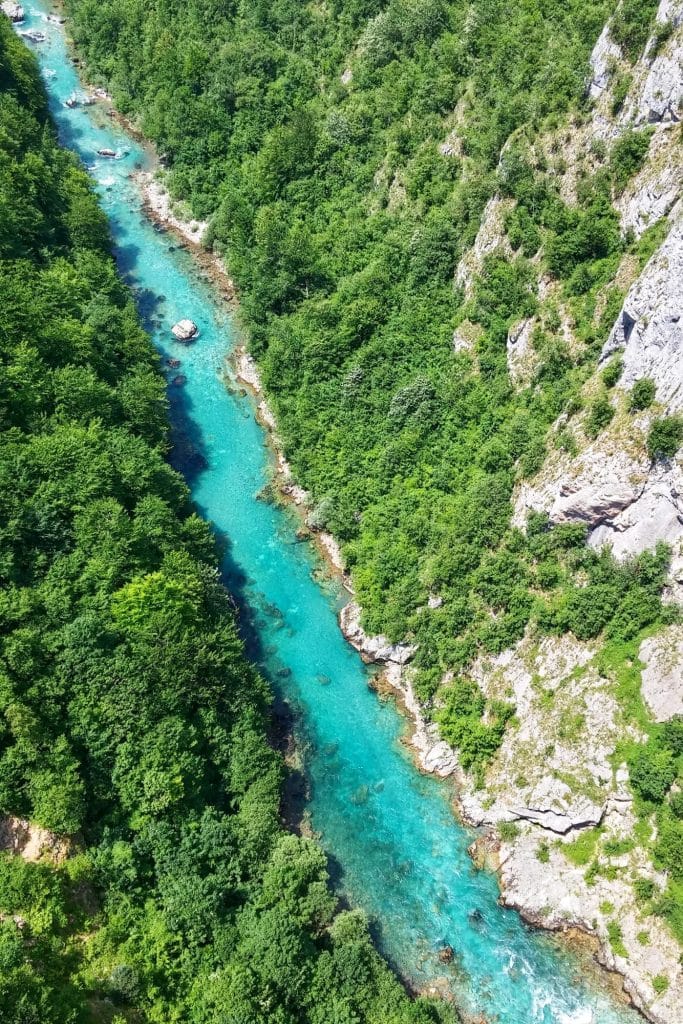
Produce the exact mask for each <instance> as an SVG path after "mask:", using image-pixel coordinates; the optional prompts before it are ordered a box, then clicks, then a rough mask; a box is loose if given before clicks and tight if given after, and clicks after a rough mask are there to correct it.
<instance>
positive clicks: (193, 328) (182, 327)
mask: <svg viewBox="0 0 683 1024" xmlns="http://www.w3.org/2000/svg"><path fill="white" fill-rule="evenodd" d="M171 334H172V335H173V337H174V338H175V339H176V341H192V339H193V338H196V337H197V335H198V334H199V328H198V327H197V325H196V323H195V322H194V320H179V321H178V323H177V324H174V325H173V327H172V328H171Z"/></svg>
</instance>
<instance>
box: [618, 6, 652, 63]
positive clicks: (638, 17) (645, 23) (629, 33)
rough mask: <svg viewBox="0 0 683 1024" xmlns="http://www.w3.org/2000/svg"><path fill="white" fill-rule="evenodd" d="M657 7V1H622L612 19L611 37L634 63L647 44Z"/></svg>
mask: <svg viewBox="0 0 683 1024" xmlns="http://www.w3.org/2000/svg"><path fill="white" fill-rule="evenodd" d="M657 7H658V2H657V0H622V3H620V4H619V7H618V8H617V12H616V14H615V15H614V17H613V18H612V22H611V26H610V29H611V36H612V38H613V39H614V41H615V43H617V44H618V45H619V46H621V47H623V49H624V51H625V53H626V54H627V56H628V57H629V58H630V59H631V60H632V61H635V60H636V59H637V58H638V57H639V56H640V54H641V52H642V50H643V47H644V46H645V43H646V42H647V38H648V36H649V34H650V28H651V25H652V22H653V21H654V16H655V13H656V11H657Z"/></svg>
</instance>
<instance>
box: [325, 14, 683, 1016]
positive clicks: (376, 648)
mask: <svg viewBox="0 0 683 1024" xmlns="http://www.w3.org/2000/svg"><path fill="white" fill-rule="evenodd" d="M590 67H591V71H590V77H589V80H588V81H587V83H586V93H587V97H588V104H587V109H586V111H585V113H583V114H582V116H581V117H579V118H577V119H576V120H575V122H574V123H573V124H572V125H571V127H570V128H569V129H568V127H567V125H560V126H559V127H558V129H557V131H556V132H553V133H552V134H549V135H547V136H545V137H542V138H539V139H536V140H534V142H533V145H532V150H531V152H532V157H533V158H535V159H536V160H537V161H538V163H539V164H540V163H541V162H542V161H546V160H547V159H549V158H551V156H552V154H554V155H555V156H556V155H557V153H558V150H559V151H561V154H562V160H563V167H562V171H561V175H560V190H561V193H562V196H563V198H564V199H565V201H567V202H568V203H570V204H572V203H575V202H576V201H577V193H578V192H579V190H580V188H581V181H582V179H585V177H586V175H587V174H590V173H595V172H597V171H599V169H600V167H601V165H604V164H605V162H606V161H608V160H609V159H610V154H613V153H615V152H616V147H618V146H619V144H620V140H624V139H626V138H627V137H628V139H629V140H631V139H632V138H634V137H635V135H636V134H638V135H642V137H643V138H644V139H649V145H647V146H646V147H643V148H644V149H646V154H645V158H644V159H643V160H642V162H641V164H640V166H639V167H637V168H636V169H635V170H634V172H633V173H632V174H630V176H629V177H628V180H627V181H625V182H622V183H621V187H619V188H615V189H614V190H613V195H612V202H613V206H614V208H615V210H616V212H617V214H618V216H619V223H620V227H621V231H622V233H623V234H624V235H627V236H629V237H631V238H634V239H636V240H637V239H641V238H644V237H645V238H649V239H651V240H653V241H652V242H651V244H650V248H653V250H654V251H652V252H651V253H649V252H648V250H646V249H644V250H643V251H644V257H643V259H642V260H641V261H640V262H639V261H638V260H637V259H634V258H633V257H632V256H625V257H624V258H623V259H622V260H621V262H620V264H619V266H618V267H617V268H616V270H615V273H614V275H613V277H612V279H611V281H610V282H609V286H608V288H607V289H606V290H605V306H606V305H607V301H608V299H609V301H611V302H612V303H613V302H614V296H615V295H617V296H618V297H619V305H618V312H616V316H615V318H614V320H613V324H612V327H611V329H610V330H609V332H608V337H607V340H606V341H605V342H604V344H603V347H602V350H601V352H600V354H599V358H598V360H597V363H596V365H595V369H594V372H593V373H592V374H590V375H589V376H588V377H587V379H586V380H585V383H584V385H583V388H582V398H583V400H584V401H585V405H586V406H589V404H590V401H591V399H592V397H593V396H594V395H595V394H596V392H597V390H598V388H599V387H600V382H601V375H602V374H603V373H604V372H605V368H606V367H607V366H609V365H610V364H612V363H617V362H618V366H619V369H620V372H619V376H618V380H617V381H616V384H615V386H614V387H613V388H612V389H611V390H610V392H609V404H610V407H611V411H610V412H609V413H608V416H607V417H606V419H608V422H607V423H606V425H605V427H604V429H602V430H601V431H600V432H599V433H598V434H597V436H592V435H591V433H590V432H589V431H588V430H587V429H586V416H587V413H581V412H579V414H578V416H575V417H574V418H573V421H572V424H571V431H572V435H573V439H574V441H573V443H572V444H571V445H556V446H551V448H550V454H549V455H548V457H547V458H546V460H545V462H544V464H543V466H542V468H541V469H540V471H539V472H538V473H537V474H536V475H535V477H533V478H532V479H530V480H528V481H526V482H523V483H522V484H520V485H519V486H518V488H517V490H516V492H515V495H514V522H515V523H516V524H517V525H518V526H519V527H520V528H521V529H524V528H525V524H526V521H527V517H528V515H529V512H530V511H536V512H544V513H547V515H548V516H549V518H550V520H551V522H554V523H582V524H586V526H587V527H588V542H589V544H590V545H591V546H592V547H594V548H596V549H601V548H603V547H605V546H609V547H610V548H611V549H612V551H613V552H614V554H615V556H616V557H617V558H618V559H622V560H623V559H628V558H629V557H631V556H633V555H637V554H639V553H641V552H643V551H647V550H653V549H654V548H655V547H656V545H657V544H658V542H665V543H666V544H667V545H669V546H670V548H671V553H672V558H671V568H670V574H669V581H668V586H667V591H666V597H665V599H666V600H668V601H670V602H673V603H680V602H681V601H683V545H682V542H683V456H682V455H681V451H680V448H679V449H678V452H677V454H673V455H671V456H666V457H663V458H661V457H660V458H653V457H652V451H651V450H649V448H648V437H649V435H650V432H651V428H652V425H653V423H654V422H655V421H656V420H662V419H666V418H670V417H675V416H676V415H677V414H679V413H681V412H682V411H683V201H682V200H681V184H682V177H683V176H682V165H681V150H680V147H681V128H680V117H681V106H682V103H683V3H681V2H680V0H662V2H661V4H660V5H659V9H658V11H657V16H656V20H655V25H654V29H653V32H652V35H651V37H650V38H649V39H648V41H647V44H646V46H645V48H644V50H643V51H642V53H641V54H640V57H639V58H638V59H637V61H635V63H633V62H630V63H629V62H628V61H627V60H626V58H625V55H624V53H623V52H622V48H621V47H620V46H619V45H618V43H617V42H615V41H614V39H613V37H612V31H611V25H610V24H607V25H606V26H605V28H604V30H603V31H602V33H601V35H600V37H599V39H598V41H597V44H596V46H595V49H594V51H593V54H592V56H591V61H590ZM624 83H626V86H625V85H624ZM624 93H625V94H624ZM622 145H623V143H622ZM441 152H442V154H443V156H444V159H451V158H452V157H453V155H454V154H457V153H458V145H457V128H454V130H453V132H452V133H451V135H450V136H449V137H448V139H447V140H446V141H445V142H444V144H443V146H442V148H441ZM513 207H514V200H511V199H510V198H508V197H506V196H503V195H495V196H493V198H491V199H490V200H489V202H488V203H487V205H486V207H485V210H484V212H483V215H482V219H481V225H480V228H479V232H478V234H477V237H476V239H475V241H474V244H473V245H472V247H471V249H469V250H468V251H467V252H466V253H465V254H464V256H463V257H462V258H461V259H460V262H459V264H458V266H457V270H456V274H455V282H456V285H457V286H458V287H459V288H461V289H462V290H463V292H464V294H465V296H466V297H468V296H471V294H472V293H473V290H474V285H475V281H476V278H477V275H478V274H479V273H480V272H481V270H482V267H483V266H484V262H485V260H486V258H487V257H489V256H491V255H495V256H499V257H502V258H504V259H509V258H511V257H512V255H513V252H514V249H513V246H512V244H511V242H510V239H509V238H508V236H507V234H506V229H505V224H506V215H507V214H508V213H509V212H510V210H511V209H512V208H513ZM532 263H534V264H535V265H536V267H537V270H538V279H537V283H536V287H537V295H538V312H537V313H535V314H534V315H533V316H532V317H529V318H526V319H525V320H523V321H521V322H520V323H519V324H518V325H516V326H515V327H514V328H513V329H511V330H510V332H509V336H508V343H507V354H508V366H509V372H510V376H511V378H512V380H513V381H514V382H516V383H517V384H518V385H520V386H521V385H523V384H525V383H528V381H529V380H530V379H532V375H533V368H534V365H535V362H536V361H537V354H536V352H535V349H534V329H535V327H536V325H537V324H538V323H539V322H540V319H541V317H542V315H543V310H544V304H547V303H548V302H552V303H553V304H554V306H555V308H556V310H557V328H558V330H559V331H560V333H561V336H562V337H563V339H564V341H565V342H566V344H567V345H568V346H569V348H570V349H578V348H580V346H581V345H582V344H583V342H582V339H581V338H580V337H579V336H578V334H577V332H576V323H575V320H574V318H573V316H572V311H571V308H570V306H569V304H567V303H566V302H565V301H564V298H563V294H562V292H561V289H560V288H559V287H558V285H557V283H556V282H554V281H553V279H552V277H549V276H548V275H547V272H544V271H542V270H541V266H542V261H541V259H540V258H538V257H537V258H535V259H534V260H533V261H532ZM608 293H609V294H608ZM601 313H604V307H603V309H602V310H600V309H598V310H597V312H596V316H597V315H599V314H601ZM477 337H478V326H477V324H476V323H472V322H470V321H467V320H466V321H464V322H463V323H462V324H460V326H459V327H458V328H457V329H456V332H455V334H454V337H453V349H454V352H455V353H456V354H459V353H470V354H472V355H473V357H474V353H475V350H476V340H477ZM642 381H647V382H648V384H647V389H648V391H649V392H650V401H649V402H648V404H647V405H646V407H644V408H642V409H635V408H634V387H635V386H636V385H638V384H639V382H642ZM639 386H640V387H641V388H642V387H643V385H642V384H641V385H639ZM567 420H568V417H567V415H566V414H563V415H562V416H561V417H560V418H559V419H558V421H557V422H556V423H555V425H554V427H553V428H552V431H551V435H553V436H555V437H559V436H561V435H562V434H563V432H566V431H567V429H568V422H567ZM342 625H343V627H344V628H345V631H346V634H347V636H348V637H349V638H350V639H351V640H352V642H354V643H355V644H356V646H357V647H358V648H359V650H361V651H362V652H364V654H365V656H367V657H368V658H370V659H372V660H378V661H380V662H383V663H384V664H385V666H386V670H387V676H388V679H389V681H390V682H391V683H392V684H393V685H394V686H396V687H398V688H399V689H400V690H401V692H402V694H403V698H404V702H405V704H406V707H407V708H408V710H409V711H410V712H411V713H412V714H413V717H414V719H415V721H416V723H417V724H416V730H415V734H414V736H413V744H414V746H415V748H416V751H417V754H418V759H419V761H420V764H421V766H422V768H423V769H424V770H425V771H428V772H434V773H436V774H439V775H442V776H446V775H450V776H452V777H453V778H454V780H455V783H456V787H457V795H458V803H459V806H460V809H461V813H462V815H463V817H464V818H465V820H467V821H468V822H470V823H472V824H475V825H481V826H488V827H489V829H492V830H493V831H494V834H497V835H498V864H499V866H500V877H501V886H502V892H503V900H504V901H505V902H506V903H507V904H509V905H510V906H513V907H516V908H518V909H519V910H520V911H521V912H522V913H523V914H525V915H526V916H527V917H528V918H529V919H531V920H533V921H535V922H537V923H539V924H543V925H545V926H546V927H551V928H564V927H568V926H577V925H578V926H579V927H580V928H582V929H584V930H586V931H588V932H590V933H592V934H595V935H597V936H598V938H599V939H600V940H601V944H602V945H601V948H602V958H603V960H604V962H605V964H606V965H608V966H609V967H611V968H613V969H616V970H618V971H620V972H621V973H622V974H623V975H624V977H625V987H626V989H627V991H628V992H629V994H630V995H631V997H632V998H633V1000H634V1002H635V1003H636V1004H637V1005H638V1006H639V1007H640V1008H641V1009H642V1010H643V1011H644V1012H645V1013H646V1014H647V1016H648V1017H649V1018H650V1019H652V1020H653V1021H657V1022H662V1024H674V1022H675V1021H678V1020H680V1008H681V1006H683V967H682V966H681V950H680V946H679V945H678V942H677V941H676V939H675V938H674V937H673V935H672V933H671V931H670V930H669V928H668V926H667V925H666V924H665V923H664V922H663V921H662V919H661V918H660V917H658V916H656V915H653V914H652V913H651V907H650V906H646V905H644V903H643V901H642V899H641V900H640V901H639V900H638V898H637V897H636V895H635V891H638V880H640V892H641V893H642V891H643V889H644V888H645V889H647V888H650V887H651V888H652V889H654V891H661V890H663V889H664V888H665V886H666V883H667V877H666V873H664V872H662V871H661V870H658V869H657V868H656V867H655V864H654V863H653V859H652V854H651V850H652V842H653V839H654V837H655V835H656V829H657V826H656V822H655V820H654V817H653V816H649V817H648V815H647V814H645V815H643V813H642V809H639V811H638V812H637V811H636V809H635V807H634V794H633V791H632V789H631V787H630V785H629V770H628V767H627V764H626V761H625V759H624V756H623V753H624V750H625V749H627V746H628V744H629V743H637V742H638V741H640V740H642V739H644V734H643V732H642V729H641V728H639V725H638V719H637V716H634V715H633V714H632V713H629V712H627V710H626V709H625V697H624V694H625V691H626V688H627V684H626V682H625V681H624V679H625V676H624V673H625V672H627V673H628V677H629V685H631V684H632V685H633V686H634V687H635V688H636V689H638V690H639V692H640V697H641V698H642V700H643V701H644V708H645V714H646V715H649V716H651V718H652V719H654V720H655V721H656V722H664V721H667V720H671V719H672V718H673V716H675V715H680V714H681V713H682V712H683V627H681V625H680V624H672V625H670V626H668V627H666V628H664V629H660V630H659V631H658V632H656V634H655V635H653V636H651V637H648V638H646V639H645V640H643V641H642V643H641V644H640V646H639V648H638V650H637V658H636V659H635V660H632V661H631V662H629V663H628V665H627V667H626V668H624V667H623V666H622V667H621V668H620V672H621V673H622V674H621V676H620V675H619V673H617V674H616V675H615V673H614V672H612V671H610V670H609V666H606V663H605V652H604V650H603V649H602V646H601V642H600V641H599V640H598V641H590V642H588V641H581V640H578V639H576V638H574V637H573V636H572V635H571V634H568V635H565V636H563V637H548V636H546V637H543V638H539V637H538V636H537V635H535V633H534V632H533V630H528V631H527V634H526V635H525V637H524V638H523V639H522V640H521V641H520V642H519V643H518V644H516V645H515V646H514V647H512V648H510V649H508V650H506V651H504V652H503V653H502V654H500V655H497V656H489V657H480V658H479V659H478V660H477V661H476V662H475V664H474V666H473V668H472V669H471V671H470V675H471V677H472V679H474V680H475V681H476V683H477V684H478V686H479V687H480V689H481V691H482V692H483V694H484V695H485V696H486V697H487V698H489V699H491V700H496V699H497V700H511V701H512V702H513V703H514V706H515V708H516V714H515V721H514V723H513V727H512V728H508V729H507V731H506V733H505V736H504V739H503V742H502V745H501V747H500V750H499V751H498V753H497V755H496V757H495V758H494V760H493V762H492V763H491V765H490V766H489V768H488V769H487V771H486V776H485V779H484V780H483V784H482V780H481V779H477V780H475V779H474V778H473V777H472V776H470V775H468V773H466V772H464V771H463V770H462V769H461V768H460V766H459V761H458V756H457V754H456V752H454V751H453V750H452V749H450V747H449V746H448V744H446V743H445V742H444V741H443V740H442V739H441V738H440V737H439V734H438V728H437V726H436V725H435V724H434V723H433V722H432V723H430V722H429V721H428V718H429V715H427V720H426V719H425V717H423V711H422V709H421V707H420V705H419V703H418V701H417V700H416V699H415V696H414V693H413V688H412V678H413V670H412V669H411V667H410V665H409V660H410V656H411V654H412V650H411V649H410V648H407V647H402V646H400V645H399V646H392V645H389V644H388V643H387V642H386V641H384V640H383V638H368V637H366V636H365V635H364V634H363V633H362V630H360V627H359V625H358V616H357V613H356V610H355V609H353V608H352V609H350V610H349V611H348V612H347V613H346V615H345V616H343V617H342ZM634 680H635V683H634V682H633V681H634ZM444 682H445V683H446V684H447V683H448V678H446V679H445V680H444ZM638 699H639V700H640V698H638ZM437 704H438V697H437ZM437 717H438V716H437ZM643 880H645V883H643Z"/></svg>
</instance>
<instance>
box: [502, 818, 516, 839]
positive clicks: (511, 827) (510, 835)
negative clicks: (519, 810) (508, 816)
mask: <svg viewBox="0 0 683 1024" xmlns="http://www.w3.org/2000/svg"><path fill="white" fill-rule="evenodd" d="M498 835H499V836H500V838H501V840H502V841H503V842H504V843H511V842H512V841H513V839H516V838H517V836H518V835H519V825H517V824H516V823H515V822H514V821H500V822H498Z"/></svg>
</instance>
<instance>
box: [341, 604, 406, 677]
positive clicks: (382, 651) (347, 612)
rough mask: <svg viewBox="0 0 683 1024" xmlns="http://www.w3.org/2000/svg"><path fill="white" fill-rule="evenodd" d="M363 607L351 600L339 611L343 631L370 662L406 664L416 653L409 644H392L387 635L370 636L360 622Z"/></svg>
mask: <svg viewBox="0 0 683 1024" xmlns="http://www.w3.org/2000/svg"><path fill="white" fill-rule="evenodd" d="M360 617H361V609H360V606H359V605H358V604H356V602H355V601H349V603H348V604H347V605H344V607H343V608H342V610H341V612H340V613H339V625H340V627H341V631H342V633H343V634H344V636H345V637H346V639H347V640H348V641H349V643H351V644H353V646H354V647H355V648H356V650H357V651H359V652H360V654H361V655H362V656H363V658H364V660H366V661H368V662H378V661H379V662H393V663H394V664H396V665H406V664H407V663H408V662H409V661H410V659H411V658H412V656H413V655H414V653H415V648H414V647H411V646H410V645H409V644H392V643H391V642H390V641H389V640H387V638H386V637H385V636H368V634H367V633H366V632H365V630H364V629H363V627H362V626H361V624H360Z"/></svg>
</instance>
